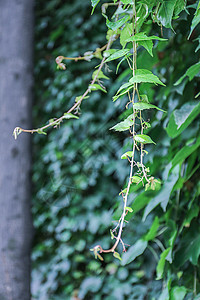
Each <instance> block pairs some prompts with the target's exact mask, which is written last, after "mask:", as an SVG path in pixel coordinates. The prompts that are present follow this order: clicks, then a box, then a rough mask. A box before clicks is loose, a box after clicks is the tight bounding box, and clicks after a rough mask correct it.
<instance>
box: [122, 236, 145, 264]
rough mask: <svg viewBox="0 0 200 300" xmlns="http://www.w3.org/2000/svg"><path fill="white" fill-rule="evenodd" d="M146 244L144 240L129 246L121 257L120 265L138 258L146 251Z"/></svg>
mask: <svg viewBox="0 0 200 300" xmlns="http://www.w3.org/2000/svg"><path fill="white" fill-rule="evenodd" d="M147 245H148V243H147V241H144V240H138V241H137V242H136V243H135V245H133V246H131V247H130V248H129V249H128V251H127V252H125V253H124V254H123V256H122V265H123V266H125V265H128V264H130V263H131V262H132V261H133V260H134V259H135V258H136V257H138V256H140V255H141V254H142V253H143V252H144V250H145V249H146V247H147Z"/></svg>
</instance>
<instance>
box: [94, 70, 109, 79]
mask: <svg viewBox="0 0 200 300" xmlns="http://www.w3.org/2000/svg"><path fill="white" fill-rule="evenodd" d="M97 73H98V76H97V78H98V79H109V77H107V76H106V75H104V74H103V72H102V71H101V70H100V71H99V70H96V71H94V72H93V74H92V79H94V78H95V76H96V75H97Z"/></svg>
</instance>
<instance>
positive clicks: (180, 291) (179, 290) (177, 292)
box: [170, 286, 187, 300]
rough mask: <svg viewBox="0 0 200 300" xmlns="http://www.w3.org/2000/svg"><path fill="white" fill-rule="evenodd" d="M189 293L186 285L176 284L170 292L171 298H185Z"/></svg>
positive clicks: (179, 299)
mask: <svg viewBox="0 0 200 300" xmlns="http://www.w3.org/2000/svg"><path fill="white" fill-rule="evenodd" d="M186 293H187V289H186V288H185V287H184V286H175V287H173V288H172V290H171V292H170V300H183V299H184V297H185V295H186Z"/></svg>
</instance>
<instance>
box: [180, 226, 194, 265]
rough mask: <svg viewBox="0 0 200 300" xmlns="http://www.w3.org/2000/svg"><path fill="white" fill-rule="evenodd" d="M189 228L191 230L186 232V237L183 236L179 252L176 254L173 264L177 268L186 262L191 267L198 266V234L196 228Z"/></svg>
mask: <svg viewBox="0 0 200 300" xmlns="http://www.w3.org/2000/svg"><path fill="white" fill-rule="evenodd" d="M195 226H197V225H195V224H194V225H193V226H191V230H190V231H188V234H187V236H185V238H184V240H183V241H182V244H181V247H180V250H179V251H178V252H177V253H176V256H175V264H176V266H177V267H181V266H182V265H183V264H184V263H185V262H186V261H188V260H189V261H190V262H191V263H192V264H193V265H197V264H198V259H199V255H200V233H199V230H198V228H197V229H196V228H195Z"/></svg>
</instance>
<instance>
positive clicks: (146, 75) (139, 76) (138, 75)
mask: <svg viewBox="0 0 200 300" xmlns="http://www.w3.org/2000/svg"><path fill="white" fill-rule="evenodd" d="M129 82H130V83H141V82H149V83H154V84H160V85H163V86H165V84H164V83H163V82H162V81H160V79H159V78H158V77H157V76H156V75H154V74H153V73H152V72H151V71H149V70H145V69H138V70H136V71H135V76H134V77H132V78H131V79H130V80H129Z"/></svg>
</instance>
